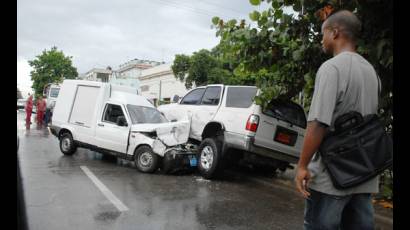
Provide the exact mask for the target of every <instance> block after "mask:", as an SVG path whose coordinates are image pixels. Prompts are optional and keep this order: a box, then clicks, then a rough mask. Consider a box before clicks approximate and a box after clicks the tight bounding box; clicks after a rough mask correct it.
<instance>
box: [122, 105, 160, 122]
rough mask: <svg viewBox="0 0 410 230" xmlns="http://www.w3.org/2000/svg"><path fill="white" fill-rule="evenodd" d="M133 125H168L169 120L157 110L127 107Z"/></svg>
mask: <svg viewBox="0 0 410 230" xmlns="http://www.w3.org/2000/svg"><path fill="white" fill-rule="evenodd" d="M127 109H128V113H129V114H130V117H131V122H132V124H143V123H154V124H156V123H166V122H168V120H167V119H166V118H165V117H164V116H163V115H162V114H161V113H160V112H159V111H158V110H157V109H155V108H150V107H145V106H137V105H130V104H128V105H127Z"/></svg>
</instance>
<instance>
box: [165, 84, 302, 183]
mask: <svg viewBox="0 0 410 230" xmlns="http://www.w3.org/2000/svg"><path fill="white" fill-rule="evenodd" d="M258 93H259V90H258V89H257V88H256V87H255V86H230V85H207V86H202V87H198V88H195V89H192V90H191V91H189V92H188V93H187V94H186V95H185V96H184V97H183V98H182V99H181V100H180V101H179V102H178V103H174V104H169V105H162V106H159V107H158V110H159V111H161V112H162V113H163V114H164V115H165V117H167V118H168V119H170V120H180V118H181V117H183V116H184V115H187V116H188V117H189V119H190V121H191V125H190V133H189V138H190V140H191V141H193V142H197V143H199V144H200V147H199V152H198V155H197V158H198V169H199V172H200V173H201V175H202V176H203V177H205V178H213V177H215V176H217V175H218V174H219V173H220V172H221V171H222V170H223V168H224V167H225V166H224V165H225V164H224V163H226V161H230V160H232V159H236V160H238V158H240V159H242V158H246V159H249V160H250V161H252V159H255V158H257V159H259V160H257V161H259V162H265V163H268V164H269V165H270V166H271V167H272V168H273V169H274V170H276V169H277V168H279V169H281V170H286V168H287V167H289V164H290V163H296V162H297V160H298V158H299V154H300V151H301V147H302V143H303V138H304V132H305V128H306V116H305V113H304V111H303V109H302V107H301V106H299V105H297V104H296V103H293V102H291V101H283V100H278V99H273V100H272V101H271V103H270V104H269V106H268V108H267V109H266V110H262V108H261V106H259V105H256V104H255V103H254V101H253V99H254V97H255V96H256V95H257V94H258ZM227 153H229V154H227Z"/></svg>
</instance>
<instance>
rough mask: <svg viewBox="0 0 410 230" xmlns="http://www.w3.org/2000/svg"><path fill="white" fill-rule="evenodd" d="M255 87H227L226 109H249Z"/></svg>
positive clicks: (254, 93)
mask: <svg viewBox="0 0 410 230" xmlns="http://www.w3.org/2000/svg"><path fill="white" fill-rule="evenodd" d="M256 91H257V88H255V87H228V91H227V96H226V107H233V108H249V106H251V105H252V102H253V98H254V97H255V95H256Z"/></svg>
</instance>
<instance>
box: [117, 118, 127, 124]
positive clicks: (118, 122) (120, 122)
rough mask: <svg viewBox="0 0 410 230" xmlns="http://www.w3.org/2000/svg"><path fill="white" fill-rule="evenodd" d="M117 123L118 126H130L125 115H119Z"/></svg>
mask: <svg viewBox="0 0 410 230" xmlns="http://www.w3.org/2000/svg"><path fill="white" fill-rule="evenodd" d="M116 123H117V125H118V126H128V124H127V120H126V119H125V117H124V116H119V117H117V122H116Z"/></svg>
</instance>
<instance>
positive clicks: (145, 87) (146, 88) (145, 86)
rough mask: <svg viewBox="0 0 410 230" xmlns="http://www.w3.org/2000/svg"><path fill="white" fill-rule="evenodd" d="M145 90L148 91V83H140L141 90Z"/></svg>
mask: <svg viewBox="0 0 410 230" xmlns="http://www.w3.org/2000/svg"><path fill="white" fill-rule="evenodd" d="M146 91H149V85H142V86H141V92H146Z"/></svg>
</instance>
